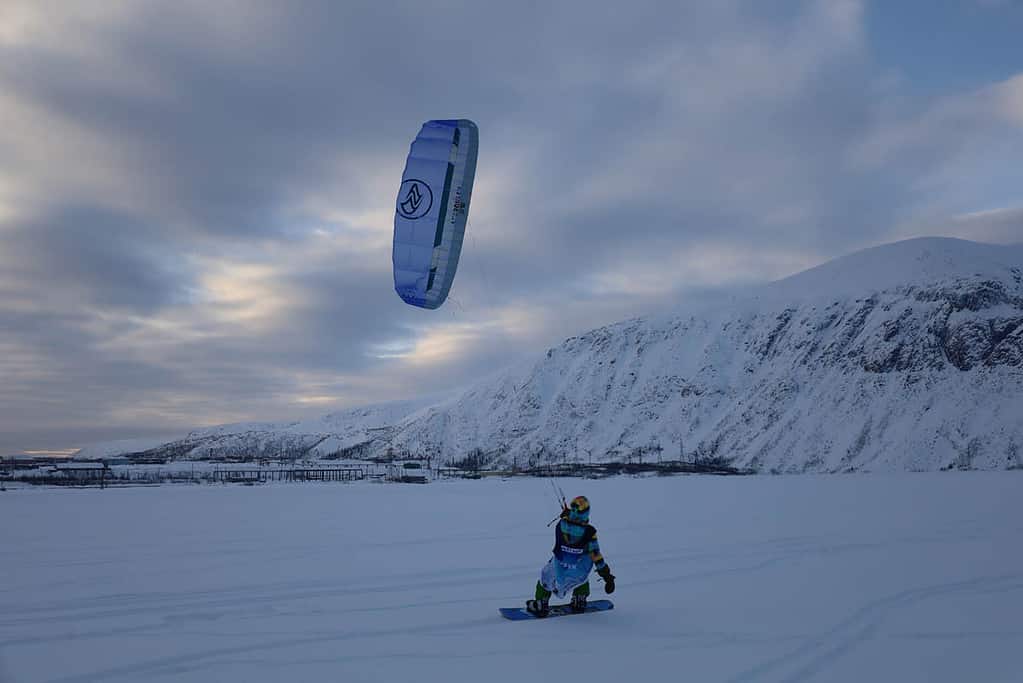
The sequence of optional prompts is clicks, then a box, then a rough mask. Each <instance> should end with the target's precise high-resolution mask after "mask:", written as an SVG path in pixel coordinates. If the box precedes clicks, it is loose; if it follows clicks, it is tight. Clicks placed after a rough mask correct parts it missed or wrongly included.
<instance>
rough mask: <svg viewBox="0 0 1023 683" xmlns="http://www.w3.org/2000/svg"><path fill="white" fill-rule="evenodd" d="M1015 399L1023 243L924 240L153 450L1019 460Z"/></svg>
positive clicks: (878, 466)
mask: <svg viewBox="0 0 1023 683" xmlns="http://www.w3.org/2000/svg"><path fill="white" fill-rule="evenodd" d="M1021 397H1023V246H1020V245H987V244H980V243H975V242H967V241H964V240H955V239H951V238H917V239H914V240H906V241H903V242H897V243H894V244H890V245H883V246H880V247H874V248H871V249H867V250H863V251H860V252H856V253H854V254H850V255H848V256H845V257H840V258H839V259H835V260H834V261H831V262H828V263H826V264H823V265H821V266H818V267H816V268H811V269H809V270H807V271H803V272H802V273H798V274H796V275H793V276H791V277H789V278H785V279H783V280H779V281H776V282H774V283H770V284H768V285H766V286H764V287H762V288H760V290H759V291H757V292H754V293H751V294H749V295H747V296H743V297H735V296H733V297H730V298H729V299H728V300H727V301H726V302H722V301H715V302H714V303H707V304H703V305H697V306H693V307H690V309H689V310H688V311H679V312H675V313H673V314H670V315H667V314H662V315H659V316H651V317H640V318H634V319H631V320H626V321H622V322H619V323H615V324H612V325H608V326H605V327H601V328H597V329H594V330H590V331H588V332H586V333H584V334H582V335H578V336H573V337H569V338H568V339H566V340H565V341H564V342H562V343H561V344H559V345H558V346H555V347H552V348H551V349H548V350H547V352H546V353H545V355H544V356H543V357H542V358H541V359H540V360H538V361H537V362H535V363H533V364H531V365H528V364H527V365H526V366H524V367H523V368H519V369H516V370H510V371H508V372H506V373H504V374H502V375H499V376H497V377H493V378H491V379H488V380H486V381H484V382H481V383H478V384H476V385H474V386H472V387H470V388H468V389H467V390H465V391H464V392H462V393H461V394H455V395H453V396H452V397H451V398H448V399H446V400H443V401H440V402H436V403H429V402H425V403H424V402H422V401H418V402H417V401H411V402H402V403H394V404H383V405H380V406H367V407H364V408H358V409H353V410H349V411H342V412H340V413H334V414H332V415H329V416H324V417H323V418H321V419H320V420H315V421H309V422H296V423H289V424H284V425H281V424H278V425H274V424H269V425H262V424H251V425H238V426H236V427H234V428H227V427H224V426H221V427H214V428H209V429H206V430H195V431H193V432H191V433H190V434H189V435H188V436H186V437H185V438H183V439H181V440H178V441H176V442H172V443H169V444H165V445H163V446H160V447H158V448H156V449H153V450H155V451H157V452H163V453H167V454H172V455H174V456H176V457H199V456H202V457H223V456H226V455H230V454H240V453H243V452H244V453H248V454H257V453H264V454H269V453H273V452H281V451H286V452H288V453H308V454H313V455H320V456H323V455H328V454H338V453H341V454H346V455H354V454H362V455H374V454H377V455H378V454H381V453H383V452H386V451H387V450H388V449H391V450H394V451H398V452H402V451H407V452H411V453H415V454H420V455H430V456H433V457H436V458H438V459H440V460H441V461H454V460H459V459H461V458H462V457H464V456H465V455H466V454H468V453H470V452H473V451H481V452H482V453H483V455H484V457H485V458H486V459H487V460H489V461H490V462H491V463H493V464H495V465H518V466H528V465H537V464H542V463H548V462H565V461H569V462H570V461H587V460H591V459H592V460H594V461H603V460H623V459H628V458H633V459H634V458H637V457H639V458H647V459H650V458H661V457H664V458H671V459H674V458H677V457H679V455H681V457H684V458H686V459H695V458H714V459H718V460H723V461H726V462H728V463H730V464H733V465H736V466H739V467H744V468H749V469H754V470H756V471H760V472H846V471H901V470H936V469H948V468H961V469H1004V468H1015V467H1020V466H1023V463H1021V452H1020V451H1021V448H1020V446H1021V444H1023V419H1021V418H1023V398H1021ZM666 453H668V454H670V455H665V454H666ZM83 456H84V457H88V453H87V452H86V453H84V454H83Z"/></svg>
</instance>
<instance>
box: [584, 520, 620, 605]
mask: <svg viewBox="0 0 1023 683" xmlns="http://www.w3.org/2000/svg"><path fill="white" fill-rule="evenodd" d="M587 549H588V550H589V551H590V559H591V560H593V566H594V568H596V570H597V574H599V575H600V578H602V579H604V592H605V593H608V594H611V593H614V592H615V577H614V574H612V573H611V567H609V566H607V562H605V561H604V556H603V555H602V554H601V553H600V544H599V543H597V532H596V531H594V532H593V538H591V539H590V544H589V547H588V548H587Z"/></svg>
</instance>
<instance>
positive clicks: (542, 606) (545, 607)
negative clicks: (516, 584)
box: [526, 598, 551, 617]
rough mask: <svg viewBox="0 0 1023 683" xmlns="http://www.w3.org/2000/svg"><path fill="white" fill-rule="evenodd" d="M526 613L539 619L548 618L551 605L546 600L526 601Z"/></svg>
mask: <svg viewBox="0 0 1023 683" xmlns="http://www.w3.org/2000/svg"><path fill="white" fill-rule="evenodd" d="M526 611H527V612H530V613H531V614H535V615H536V616H538V617H546V616H547V615H548V614H550V612H551V604H550V602H549V601H548V600H547V599H546V598H545V599H543V600H526Z"/></svg>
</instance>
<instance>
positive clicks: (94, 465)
mask: <svg viewBox="0 0 1023 683" xmlns="http://www.w3.org/2000/svg"><path fill="white" fill-rule="evenodd" d="M53 472H54V474H56V475H57V476H62V477H64V478H66V479H68V480H70V481H74V482H78V483H83V484H85V483H99V482H102V481H104V480H105V479H107V478H108V477H109V476H110V468H109V467H107V465H106V463H103V462H66V463H60V464H59V465H54V466H53Z"/></svg>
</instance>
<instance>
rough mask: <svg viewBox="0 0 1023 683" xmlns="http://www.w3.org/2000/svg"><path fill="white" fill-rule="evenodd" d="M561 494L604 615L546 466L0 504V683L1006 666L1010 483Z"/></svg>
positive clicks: (853, 482)
mask: <svg viewBox="0 0 1023 683" xmlns="http://www.w3.org/2000/svg"><path fill="white" fill-rule="evenodd" d="M558 483H559V484H560V485H561V486H562V488H563V489H564V492H565V494H566V496H568V497H571V496H574V495H578V494H580V493H582V494H585V495H587V496H588V497H589V498H590V500H591V502H592V504H593V517H592V521H593V523H594V524H595V525H596V526H597V528H598V530H599V532H600V533H599V539H600V542H601V546H602V548H603V550H604V553H605V556H606V557H607V559H608V561H609V563H610V565H611V567H612V571H613V572H614V573H615V575H616V576H617V577H618V591H617V592H616V593H615V594H614V595H613V596H611V597H612V599H613V600H614V601H615V604H616V609H615V610H613V611H611V612H608V613H603V614H592V615H585V616H573V617H564V618H559V619H554V620H550V621H546V622H543V621H540V622H519V623H513V622H508V621H505V620H503V619H501V617H500V616H499V615H498V613H497V608H498V607H501V606H509V605H514V604H518V603H520V602H521V601H524V600H525V599H526V598H527V597H530V595H531V592H532V586H533V583H534V582H535V579H536V575H537V573H538V571H539V569H540V567H541V565H542V564H543V563H544V562H545V561H546V559H547V557H548V555H549V552H550V547H551V545H552V543H553V532H552V531H551V530H550V529H548V528H546V527H545V524H546V523H547V522H548V521H549V520H550V519H551V518H552V517H554V516H555V515H556V514H557V507H556V505H555V502H554V499H553V495H552V493H551V487H550V485H549V484H548V483H547V482H546V481H544V480H540V479H526V478H520V479H512V480H506V481H501V480H483V481H475V482H473V481H449V482H437V483H433V484H430V485H427V486H401V485H375V484H369V483H359V484H322V485H321V484H277V485H267V486H256V487H246V486H163V487H158V488H128V489H107V490H105V491H100V490H95V489H91V490H57V489H20V490H16V491H8V492H6V493H2V494H0V509H2V510H3V518H2V524H0V567H2V568H3V572H2V576H3V580H2V581H0V681H3V682H4V683H8V682H12V681H13V682H18V683H21V682H23V681H83V682H84V681H141V680H146V681H210V680H216V681H281V680H287V681H289V682H297V681H323V680H334V681H404V680H424V681H456V682H457V681H467V682H468V681H473V682H475V681H480V680H485V681H497V682H500V681H522V680H529V681H563V680H585V681H614V682H616V683H622V682H624V681H646V680H690V681H735V682H738V681H816V680H826V681H863V680H878V681H881V680H898V681H901V682H905V681H965V680H971V681H1017V680H1020V670H1021V669H1020V665H1021V660H1020V657H1019V655H1018V653H1019V652H1020V651H1021V646H1023V617H1021V616H1020V615H1021V614H1023V544H1021V540H1023V518H1021V517H1020V515H1019V501H1020V500H1023V475H1021V474H1020V473H1018V472H1007V473H1006V472H1001V473H981V472H975V473H943V474H915V475H850V476H837V477H836V476H798V477H744V478H715V477H670V478H642V479H640V478H635V479H634V478H614V479H605V480H577V479H575V480H560V481H559V482H558ZM591 583H592V585H593V588H594V593H595V595H597V596H602V595H603V593H602V590H601V586H602V583H601V582H600V581H599V579H597V578H596V576H593V577H592V580H591Z"/></svg>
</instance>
